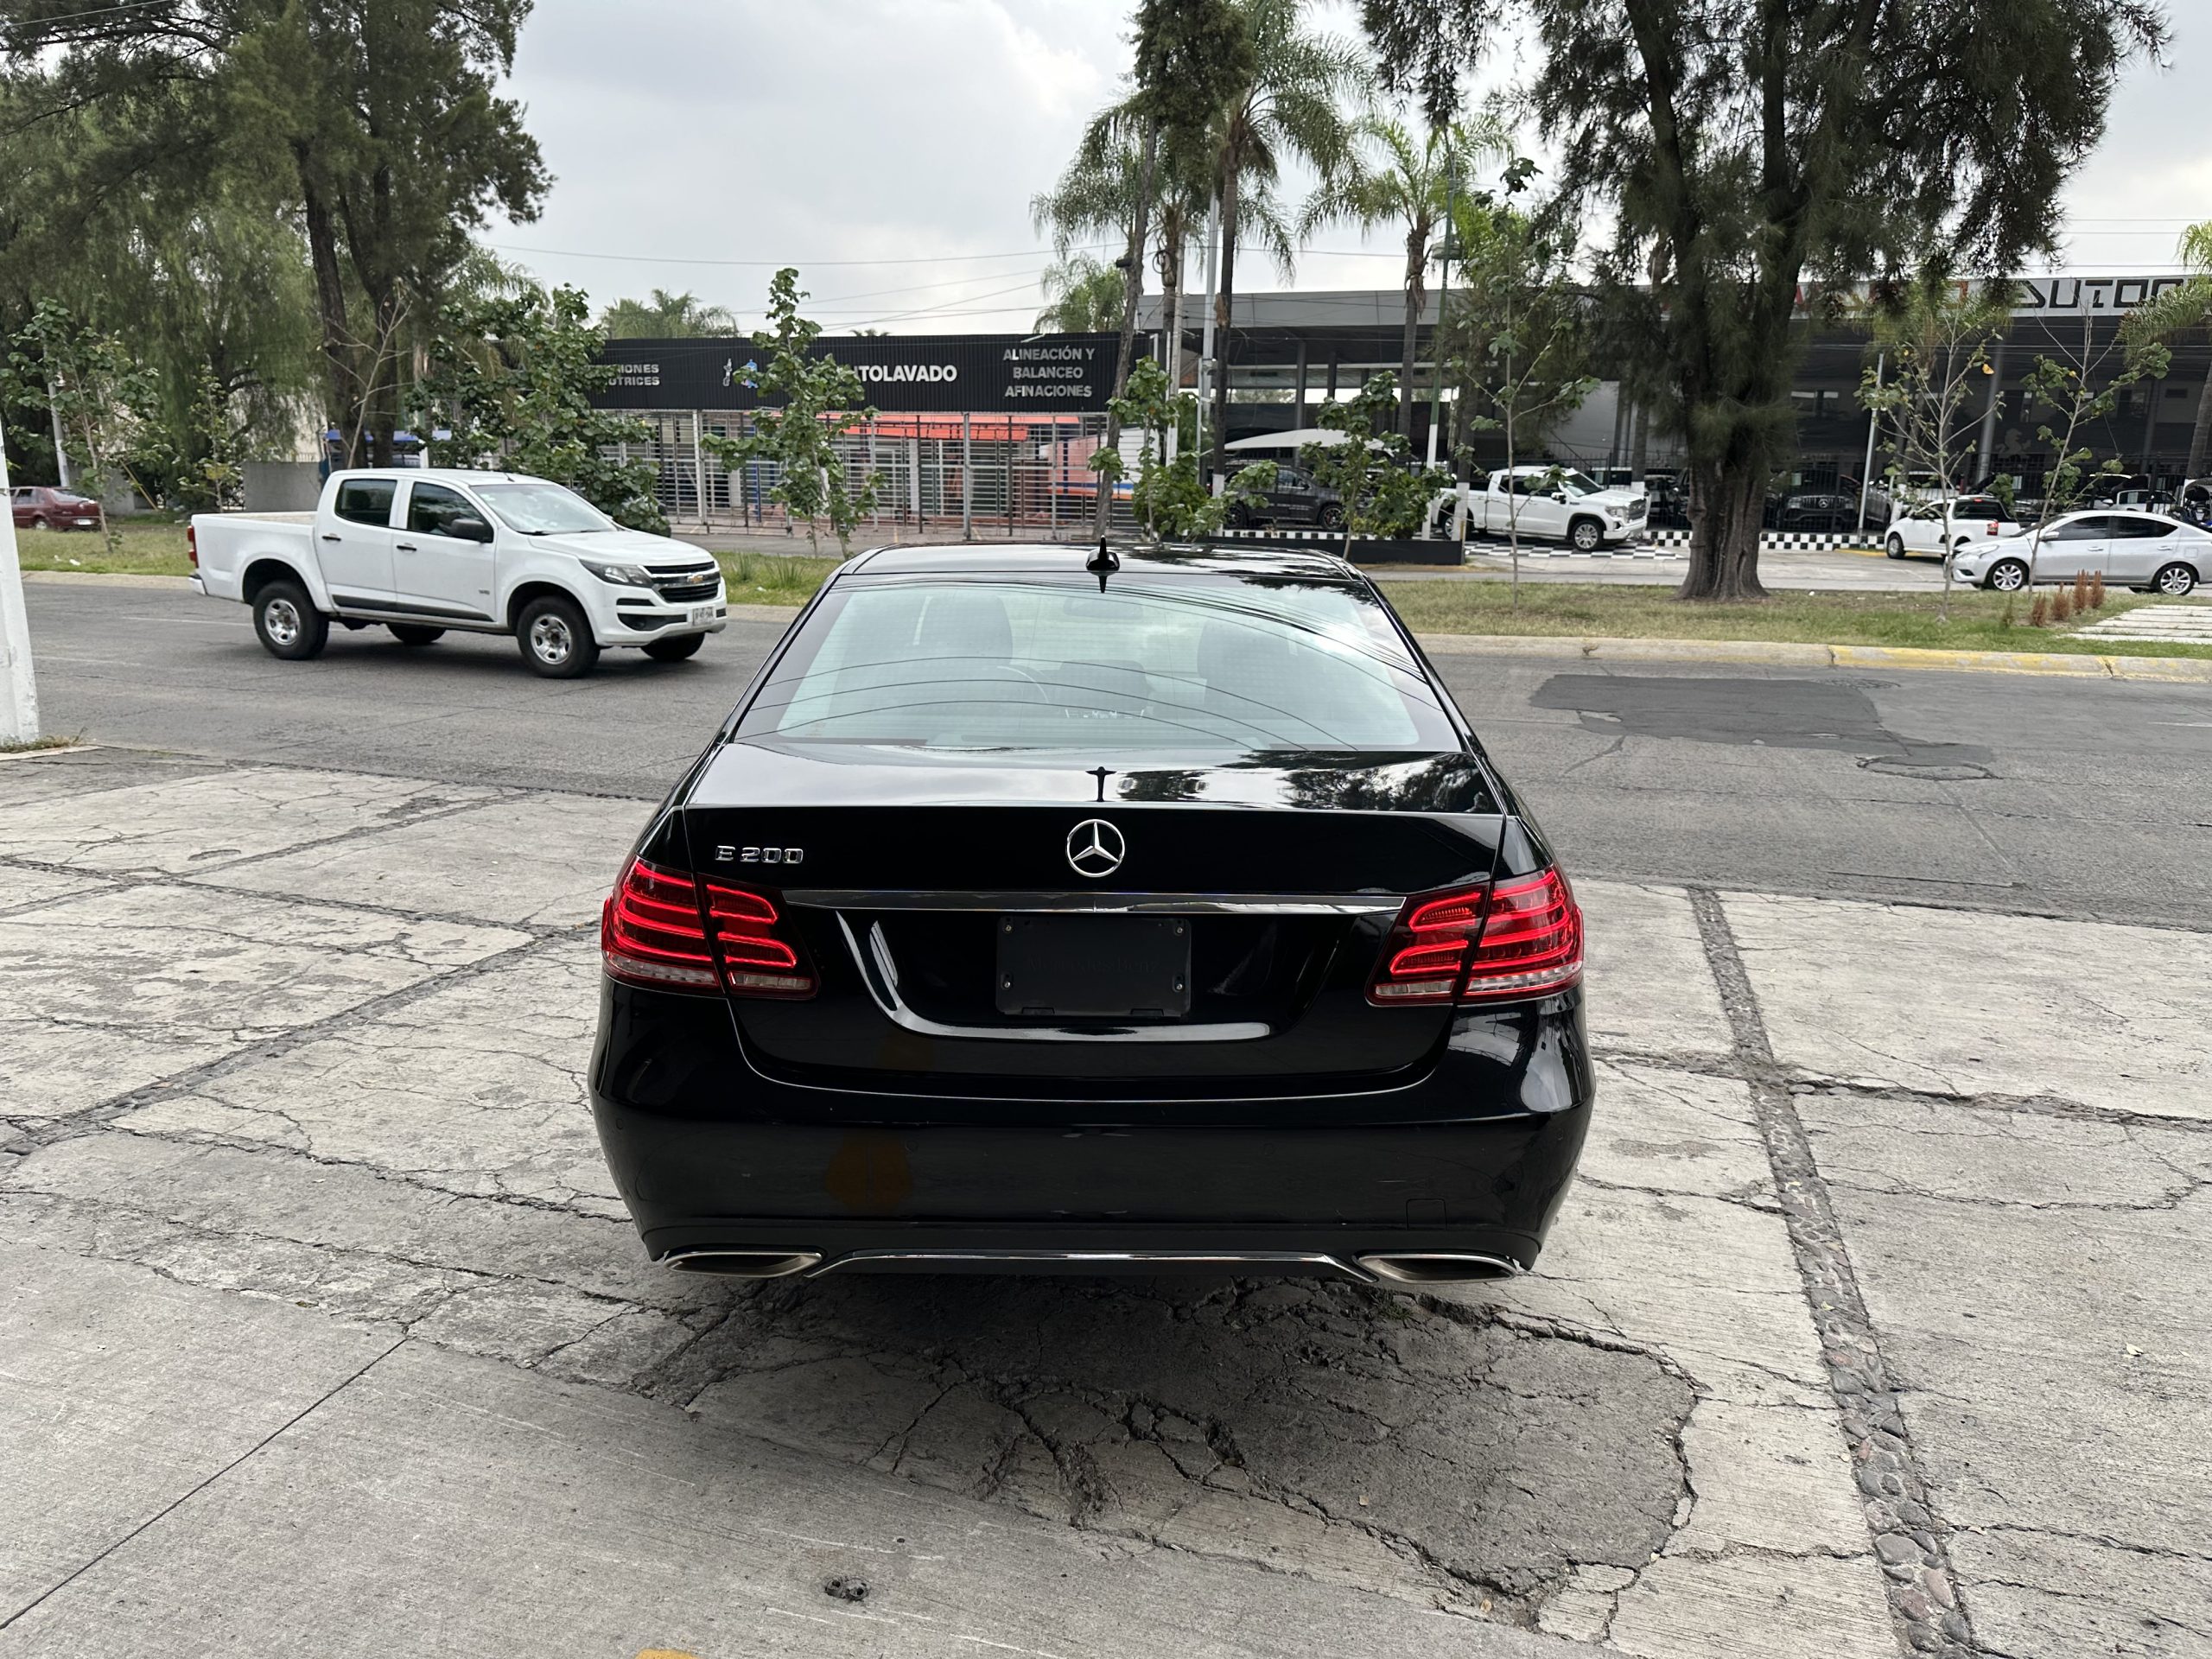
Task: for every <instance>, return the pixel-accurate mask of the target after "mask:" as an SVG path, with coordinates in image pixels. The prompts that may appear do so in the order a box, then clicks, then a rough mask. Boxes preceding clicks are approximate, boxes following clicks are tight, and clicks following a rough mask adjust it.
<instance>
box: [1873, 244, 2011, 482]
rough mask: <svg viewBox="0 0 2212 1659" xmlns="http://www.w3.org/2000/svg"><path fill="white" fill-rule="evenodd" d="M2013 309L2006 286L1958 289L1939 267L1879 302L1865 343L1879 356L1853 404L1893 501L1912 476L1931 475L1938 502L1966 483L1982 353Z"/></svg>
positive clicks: (1987, 370)
mask: <svg viewBox="0 0 2212 1659" xmlns="http://www.w3.org/2000/svg"><path fill="white" fill-rule="evenodd" d="M2011 319H2012V288H2011V286H2010V284H2007V283H1972V282H1965V281H1961V280H1960V279H1959V278H1956V277H1953V276H1951V275H1950V273H1949V272H1948V270H1944V269H1943V268H1942V267H1941V266H1940V265H1939V266H1935V267H1931V268H1929V269H1927V270H1923V271H1921V272H1920V273H1919V274H1918V275H1917V276H1916V277H1913V278H1912V279H1911V280H1910V282H1907V283H1903V284H1899V285H1897V286H1895V287H1891V288H1890V289H1886V290H1885V291H1884V292H1883V293H1882V294H1881V296H1879V302H1878V304H1877V306H1876V308H1875V310H1874V317H1873V330H1872V339H1871V340H1869V342H1868V346H1869V349H1870V350H1872V351H1873V352H1875V353H1878V357H1877V360H1876V362H1874V363H1872V364H1869V365H1867V366H1866V371H1865V373H1864V374H1863V376H1862V377H1861V379H1860V383H1859V404H1860V405H1861V407H1863V408H1865V409H1866V410H1871V411H1872V413H1873V415H1874V416H1875V418H1876V419H1877V420H1878V422H1879V423H1881V431H1882V445H1883V448H1884V449H1885V451H1886V452H1887V453H1888V454H1889V456H1890V465H1889V469H1888V470H1889V475H1890V480H1891V493H1893V494H1894V493H1897V490H1898V489H1899V487H1900V486H1902V485H1903V484H1904V480H1905V479H1906V478H1907V477H1908V476H1909V475H1910V474H1913V473H1931V474H1934V475H1935V477H1936V480H1937V484H1938V487H1939V488H1940V489H1941V490H1942V493H1945V494H1951V493H1956V492H1957V491H1959V490H1961V489H1962V488H1964V487H1965V486H1966V485H1967V482H1968V481H1969V480H1967V477H1966V475H1965V468H1966V461H1967V454H1969V453H1970V452H1971V451H1972V448H1973V440H1972V438H1971V436H1970V434H1971V433H1972V432H1973V430H1974V425H1975V423H1978V422H1979V421H1980V419H1981V417H1982V409H1983V408H1984V407H1985V406H1986V399H1987V397H1989V396H1990V386H1989V382H1990V379H1991V377H1992V375H1993V365H1992V364H1991V362H1990V353H1991V351H1992V349H1993V347H1994V346H1996V344H1997V341H1998V340H1999V339H2000V338H2001V337H2002V336H2003V334H2004V331H2005V325H2006V323H2008V322H2009V321H2011ZM1877 379H1878V380H1879V383H1878V384H1877Z"/></svg>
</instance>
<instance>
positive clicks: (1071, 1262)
mask: <svg viewBox="0 0 2212 1659" xmlns="http://www.w3.org/2000/svg"><path fill="white" fill-rule="evenodd" d="M1023 1264H1027V1265H1064V1266H1066V1267H1070V1268H1076V1269H1077V1270H1080V1269H1082V1268H1101V1267H1138V1268H1152V1267H1159V1268H1323V1269H1325V1271H1328V1272H1331V1273H1337V1274H1343V1275H1344V1277H1345V1278H1347V1279H1350V1280H1351V1281H1353V1282H1354V1283H1356V1284H1362V1285H1372V1284H1373V1283H1374V1282H1375V1281H1374V1280H1373V1279H1372V1278H1371V1277H1370V1276H1369V1275H1368V1274H1364V1273H1363V1272H1361V1271H1360V1270H1359V1269H1358V1268H1356V1267H1354V1266H1353V1265H1352V1264H1351V1262H1346V1261H1345V1260H1344V1258H1343V1257H1342V1256H1338V1255H1325V1254H1320V1253H1316V1252H1309V1251H1305V1250H1014V1249H942V1250H853V1251H850V1252H849V1253H848V1254H846V1255H840V1256H837V1257H836V1258H834V1259H833V1260H831V1261H829V1262H823V1264H822V1265H821V1266H820V1267H818V1268H814V1269H813V1270H812V1271H811V1272H810V1273H809V1274H807V1275H806V1276H807V1277H808V1278H810V1279H819V1278H821V1277H823V1275H824V1274H832V1273H836V1272H837V1271H839V1270H840V1269H841V1268H863V1269H864V1268H870V1267H903V1266H918V1267H930V1266H938V1265H942V1266H944V1267H990V1266H993V1265H1003V1266H1014V1265H1023Z"/></svg>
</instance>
